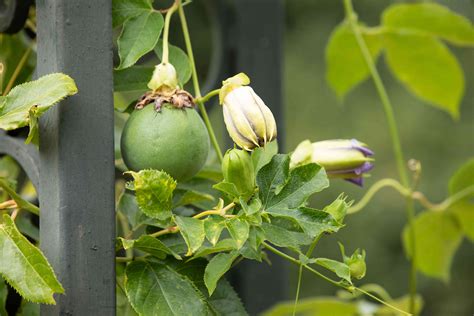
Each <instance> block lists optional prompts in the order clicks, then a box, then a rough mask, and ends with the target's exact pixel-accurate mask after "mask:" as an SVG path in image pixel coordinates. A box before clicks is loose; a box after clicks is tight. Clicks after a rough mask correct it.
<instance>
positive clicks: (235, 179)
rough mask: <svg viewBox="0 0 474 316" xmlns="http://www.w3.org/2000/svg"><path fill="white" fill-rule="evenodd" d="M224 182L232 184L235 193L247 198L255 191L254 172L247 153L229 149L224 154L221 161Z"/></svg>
mask: <svg viewBox="0 0 474 316" xmlns="http://www.w3.org/2000/svg"><path fill="white" fill-rule="evenodd" d="M222 174H223V176H224V181H225V182H229V183H233V184H234V185H235V187H236V188H237V191H238V192H239V193H240V194H241V195H242V196H243V197H244V198H245V199H247V198H249V197H250V196H251V195H252V193H253V192H254V190H255V171H254V168H253V163H252V159H251V158H250V155H249V153H248V152H246V151H244V150H241V149H231V150H228V151H227V152H226V154H225V155H224V159H223V161H222Z"/></svg>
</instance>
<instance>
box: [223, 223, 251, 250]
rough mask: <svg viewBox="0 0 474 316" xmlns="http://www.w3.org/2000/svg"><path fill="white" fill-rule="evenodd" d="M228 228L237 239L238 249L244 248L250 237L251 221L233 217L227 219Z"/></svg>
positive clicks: (234, 238) (233, 237)
mask: <svg viewBox="0 0 474 316" xmlns="http://www.w3.org/2000/svg"><path fill="white" fill-rule="evenodd" d="M226 226H227V230H228V231H229V233H230V236H232V239H233V240H234V241H235V245H236V247H237V250H238V249H240V248H242V246H243V245H244V243H245V242H246V241H247V238H249V223H247V221H245V220H243V219H240V218H238V217H234V218H231V219H230V220H228V221H226Z"/></svg>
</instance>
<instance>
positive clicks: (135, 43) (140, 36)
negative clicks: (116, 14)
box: [117, 11, 164, 69]
mask: <svg viewBox="0 0 474 316" xmlns="http://www.w3.org/2000/svg"><path fill="white" fill-rule="evenodd" d="M163 25H164V21H163V16H162V15H161V13H159V12H157V11H145V12H143V13H140V14H139V15H137V16H134V17H131V18H129V19H128V20H126V21H125V23H124V25H123V30H122V33H120V36H119V38H118V40H117V43H118V54H119V57H120V65H119V66H118V68H117V69H125V68H128V67H130V66H133V65H134V64H135V63H136V62H137V61H138V60H139V59H140V58H141V57H142V56H143V55H145V54H146V53H148V52H150V51H151V50H153V48H154V47H155V46H156V43H158V39H159V38H160V34H161V30H162V29H163Z"/></svg>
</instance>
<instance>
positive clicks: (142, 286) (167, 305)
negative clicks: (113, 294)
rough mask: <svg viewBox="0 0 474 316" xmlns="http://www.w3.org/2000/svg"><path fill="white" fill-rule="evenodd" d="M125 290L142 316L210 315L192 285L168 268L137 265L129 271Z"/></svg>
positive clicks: (128, 268) (143, 264) (140, 262)
mask: <svg viewBox="0 0 474 316" xmlns="http://www.w3.org/2000/svg"><path fill="white" fill-rule="evenodd" d="M125 273H126V281H125V290H126V292H127V297H128V299H129V301H130V303H131V304H132V306H133V308H134V309H135V310H136V311H137V313H139V314H140V315H145V316H149V315H150V316H154V315H156V316H158V315H160V316H161V315H174V316H181V315H207V313H208V309H207V305H206V302H205V301H204V299H203V297H202V295H201V293H200V292H199V291H197V290H196V288H195V287H194V285H193V283H192V282H191V281H190V280H189V279H188V278H186V277H184V276H182V275H181V274H179V273H178V272H176V271H175V270H173V269H171V268H170V267H168V266H166V265H165V264H161V263H157V262H149V261H134V262H132V263H130V264H129V265H128V266H127V269H126V272H125Z"/></svg>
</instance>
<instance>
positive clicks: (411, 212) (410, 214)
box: [344, 0, 416, 314]
mask: <svg viewBox="0 0 474 316" xmlns="http://www.w3.org/2000/svg"><path fill="white" fill-rule="evenodd" d="M344 8H345V12H346V19H347V21H348V22H349V25H350V27H351V29H352V31H353V33H354V36H355V38H356V41H357V44H358V45H359V48H360V51H361V53H362V55H363V57H364V59H365V62H366V64H367V67H368V68H369V71H370V74H371V76H372V79H373V81H374V84H375V88H376V89H377V92H378V94H379V97H380V99H381V101H382V105H383V109H384V112H385V117H386V119H387V123H388V127H389V132H390V137H391V139H392V146H393V151H394V154H395V159H396V163H397V168H398V175H399V177H400V181H401V183H402V184H403V186H405V187H406V188H408V187H409V185H410V183H409V180H408V172H407V169H406V168H405V158H404V156H403V151H402V146H401V142H400V137H399V132H398V127H397V124H396V121H395V115H394V113H393V106H392V104H391V102H390V99H389V97H388V94H387V91H386V90H385V87H384V85H383V82H382V79H381V78H380V75H379V73H378V71H377V68H376V67H375V63H374V61H373V59H372V56H371V54H370V51H369V48H368V47H367V44H366V43H365V40H364V38H363V36H362V33H361V30H360V28H359V26H358V23H357V15H356V14H355V12H354V8H353V6H352V1H351V0H344ZM406 204H407V218H408V224H409V235H410V237H409V238H410V246H411V249H412V256H411V270H410V276H409V287H410V312H411V313H412V314H414V313H415V297H416V265H415V262H416V247H415V225H414V220H415V209H414V206H413V199H412V197H411V194H410V196H409V197H407V203H406Z"/></svg>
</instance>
